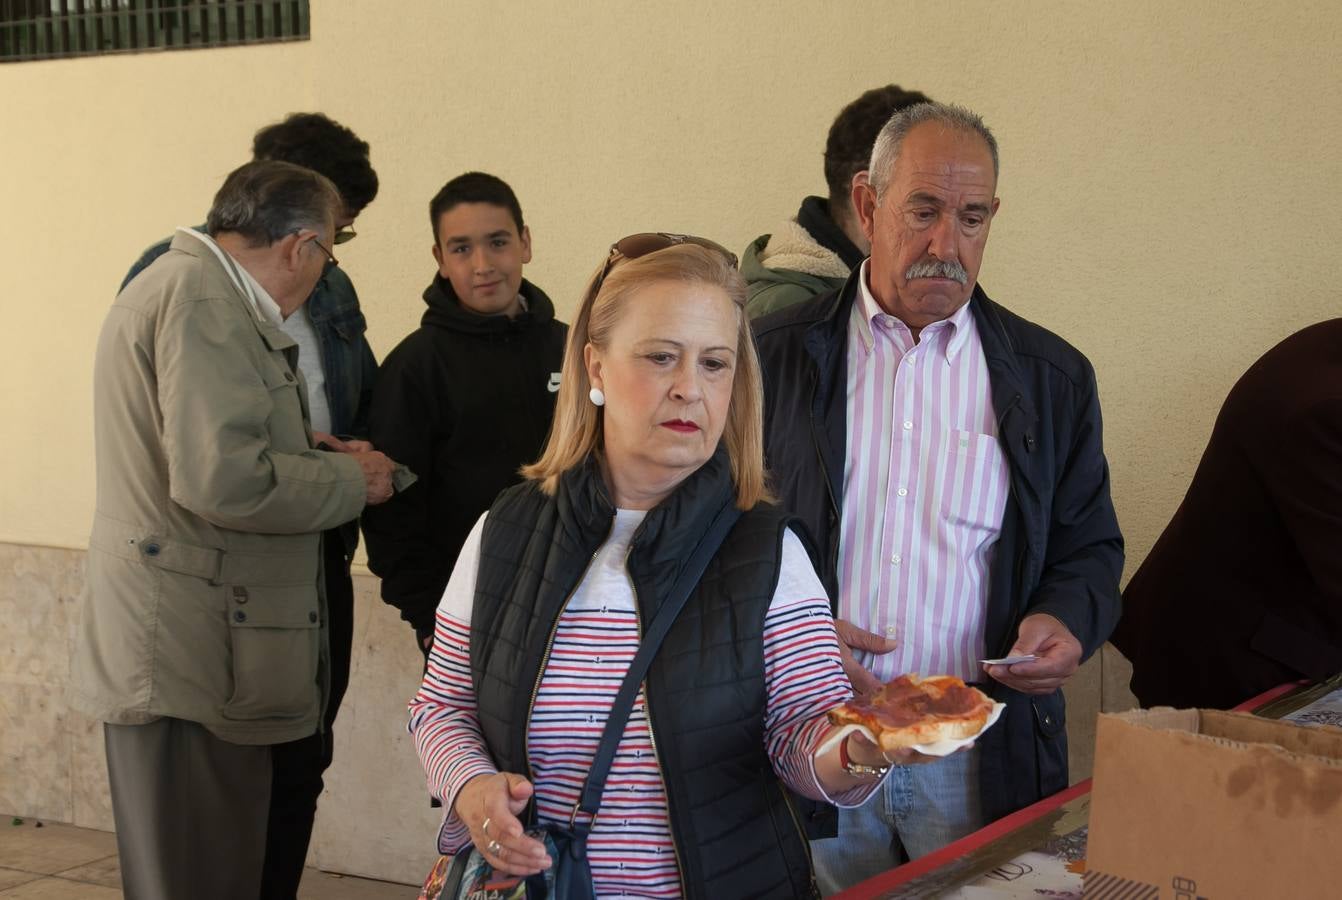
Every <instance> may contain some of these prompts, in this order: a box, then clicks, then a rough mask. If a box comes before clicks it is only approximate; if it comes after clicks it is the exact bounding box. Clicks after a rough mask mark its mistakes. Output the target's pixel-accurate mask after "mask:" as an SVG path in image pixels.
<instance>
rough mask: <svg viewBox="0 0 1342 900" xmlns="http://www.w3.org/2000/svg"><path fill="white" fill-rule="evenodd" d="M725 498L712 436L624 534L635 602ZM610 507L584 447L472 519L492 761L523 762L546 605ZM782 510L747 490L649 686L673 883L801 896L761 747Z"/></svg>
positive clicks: (788, 830)
mask: <svg viewBox="0 0 1342 900" xmlns="http://www.w3.org/2000/svg"><path fill="white" fill-rule="evenodd" d="M733 498H734V488H733V485H732V481H731V474H730V469H729V466H728V462H727V458H726V454H725V452H723V451H722V450H721V449H720V450H719V451H718V453H717V454H716V455H715V456H714V457H713V458H712V459H710V460H709V461H708V462H707V463H706V464H704V466H702V467H701V468H700V469H699V470H698V471H697V472H695V473H694V474H693V475H691V476H690V477H689V478H687V479H686V480H685V481H684V482H682V483H681V485H680V486H679V487H678V488H677V489H676V491H675V492H674V493H673V494H672V495H671V496H670V497H668V498H667V499H666V500H665V501H663V502H662V503H661V504H660V505H659V506H657V507H656V508H655V509H652V510H650V511H649V512H648V515H647V517H646V518H645V519H644V521H643V523H642V524H641V525H640V526H639V528H638V530H637V531H636V532H635V534H634V537H633V540H632V542H631V544H630V551H629V556H628V569H629V573H630V576H631V578H632V580H633V583H634V588H635V591H636V596H637V601H638V610H639V615H640V618H641V620H642V621H644V622H647V621H649V620H650V619H651V617H652V616H653V615H654V614H655V613H656V611H657V609H658V608H660V606H661V604H662V602H663V601H664V600H665V595H666V592H667V591H668V590H669V588H670V585H671V584H672V582H674V581H675V577H676V574H677V572H678V570H679V567H680V566H681V564H682V563H683V562H684V560H685V559H686V558H687V557H688V556H689V555H690V553H691V552H692V550H693V549H694V547H695V546H696V544H697V542H698V540H699V539H700V538H701V537H702V536H703V534H704V532H705V530H706V529H707V527H708V523H709V522H710V521H711V520H712V519H713V517H714V515H715V514H716V513H717V512H718V510H719V509H721V508H722V506H723V505H724V504H726V503H730V502H732V501H733ZM614 515H615V510H614V507H613V506H612V504H611V502H610V500H609V498H608V495H607V491H606V488H605V485H604V483H603V481H602V478H601V475H600V473H599V470H598V468H597V466H596V465H595V463H594V462H589V463H588V464H587V465H585V466H579V467H577V468H575V469H574V470H571V471H570V472H568V473H567V474H566V475H565V476H564V477H563V478H562V479H561V481H560V485H559V489H558V490H557V492H556V496H554V497H549V496H546V495H545V494H543V493H542V492H541V491H540V490H539V489H537V488H536V487H535V486H534V485H533V484H532V483H525V484H521V485H517V486H516V487H513V488H509V489H508V490H506V491H504V492H503V493H502V494H500V495H499V497H498V499H497V500H496V501H495V502H494V505H493V507H492V508H491V509H490V511H489V517H488V518H487V519H486V521H485V526H484V532H483V536H482V541H481V547H480V568H479V572H478V576H477V580H476V593H475V606H474V611H473V612H472V618H471V674H472V678H473V681H474V683H475V694H476V701H477V704H478V710H479V716H480V725H481V728H482V729H483V732H484V737H485V742H486V743H487V744H488V745H489V750H490V753H491V754H492V755H493V757H494V762H495V764H496V765H497V766H498V767H499V769H500V770H501V771H506V772H519V773H523V774H526V775H528V776H530V774H531V771H530V768H529V766H528V762H527V747H526V731H527V723H528V721H529V717H530V711H531V704H532V702H533V699H534V693H535V690H536V687H537V685H538V684H539V683H540V675H541V666H542V662H543V659H544V657H545V654H546V652H547V650H548V648H549V644H550V641H551V639H552V637H553V634H554V629H555V626H556V624H557V622H558V619H559V615H560V613H561V612H562V611H563V608H564V605H565V604H566V603H567V601H568V598H569V595H570V594H571V593H572V592H573V591H574V589H576V588H577V586H578V584H579V582H580V581H581V580H582V578H583V575H584V574H585V573H586V571H587V566H588V564H589V562H590V561H591V560H592V557H593V555H594V554H595V553H596V551H597V550H598V549H599V548H600V546H601V545H602V544H603V543H604V542H605V540H606V538H607V536H608V535H609V533H610V528H611V522H612V520H613V518H614ZM787 523H788V517H787V516H785V515H784V514H783V513H782V512H781V511H779V510H778V509H777V508H776V507H774V506H772V505H768V504H760V505H758V506H756V507H755V508H754V509H752V510H750V511H749V512H747V513H745V514H744V515H743V516H742V517H741V519H740V520H739V521H738V522H737V524H736V526H735V527H734V528H733V529H732V531H731V533H730V534H729V535H728V536H727V539H726V540H725V541H724V542H723V545H722V547H721V548H720V549H719V550H718V553H717V555H716V556H715V557H714V558H713V560H712V561H711V562H710V563H709V565H708V568H707V570H706V571H705V572H704V575H703V577H702V578H701V579H700V581H699V586H698V588H697V589H696V591H695V593H694V595H693V596H691V597H690V600H689V602H688V603H687V604H686V605H685V608H684V609H683V610H682V611H681V613H680V616H679V617H678V618H677V620H676V622H675V624H674V625H673V626H672V628H671V631H670V633H669V634H668V635H667V637H666V640H665V642H664V643H663V644H662V647H661V649H660V651H659V652H658V654H657V657H656V658H655V659H654V660H653V663H652V668H651V669H650V671H649V673H648V676H647V682H646V688H647V699H648V716H649V720H650V722H651V725H652V729H653V738H654V741H655V744H656V749H657V755H658V760H659V762H660V764H661V770H662V777H663V779H664V781H665V782H666V790H667V799H668V802H669V806H670V816H671V832H672V836H673V838H674V840H675V844H676V857H677V860H678V862H679V864H680V872H681V879H682V882H683V884H684V887H685V896H686V897H712V898H721V897H732V898H738V897H780V898H781V897H810V896H814V895H815V889H814V880H813V878H812V875H811V863H810V852H809V848H808V846H807V845H806V842H805V838H804V836H803V833H802V831H801V829H800V826H799V824H798V818H797V816H796V815H795V813H794V812H793V809H792V807H791V806H790V805H789V800H788V798H787V797H786V796H785V793H784V788H783V786H782V784H781V783H780V782H779V780H778V778H777V776H776V775H775V774H774V771H773V768H772V766H771V764H770V762H769V758H768V756H767V754H766V753H765V749H764V713H765V681H764V651H763V634H764V616H765V613H766V612H767V611H768V609H769V602H770V600H771V599H772V597H773V593H774V588H775V586H776V585H777V582H778V572H779V565H780V561H781V558H782V543H783V535H784V531H785V528H786V526H787Z"/></svg>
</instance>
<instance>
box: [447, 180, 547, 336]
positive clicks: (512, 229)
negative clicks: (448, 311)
mask: <svg viewBox="0 0 1342 900" xmlns="http://www.w3.org/2000/svg"><path fill="white" fill-rule="evenodd" d="M433 258H434V259H435V260H437V261H438V274H440V275H442V276H443V277H444V278H446V279H447V280H448V281H449V282H451V283H452V290H453V291H455V292H456V294H457V299H458V300H460V301H461V305H462V306H463V307H465V308H466V309H468V310H470V311H471V312H473V313H476V314H478V315H482V316H499V315H504V316H509V317H511V316H515V315H517V314H518V313H519V312H521V310H522V305H521V303H519V302H518V299H517V292H518V290H519V289H520V288H521V287H522V266H523V265H524V264H526V263H529V262H531V232H530V230H528V229H527V228H523V229H522V233H521V234H518V233H517V223H516V222H514V221H513V217H512V213H510V212H508V210H507V208H505V207H502V206H495V205H494V204H492V203H458V204H457V205H456V206H454V207H452V208H451V209H449V210H447V211H446V212H444V213H443V214H442V215H440V216H439V217H438V243H436V244H434V247H433Z"/></svg>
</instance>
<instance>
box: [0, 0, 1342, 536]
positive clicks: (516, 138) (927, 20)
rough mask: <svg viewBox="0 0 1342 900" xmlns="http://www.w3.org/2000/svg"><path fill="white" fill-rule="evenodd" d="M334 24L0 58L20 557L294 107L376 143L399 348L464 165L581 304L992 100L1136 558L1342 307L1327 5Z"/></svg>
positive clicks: (1042, 6)
mask: <svg viewBox="0 0 1342 900" xmlns="http://www.w3.org/2000/svg"><path fill="white" fill-rule="evenodd" d="M313 7H314V11H313V25H312V40H311V41H310V42H306V43H298V44H288V45H272V46H268V47H256V48H243V49H225V50H205V51H192V52H178V53H167V54H143V55H136V56H125V57H117V58H100V59H87V60H64V61H54V62H45V63H26V64H22V65H7V66H0V97H2V98H3V128H0V256H2V257H3V261H4V265H3V267H2V268H0V271H2V272H3V279H4V290H3V293H2V294H0V297H2V299H0V303H3V304H4V312H5V317H4V319H5V327H4V328H3V329H0V384H3V385H5V389H4V390H3V391H0V422H4V423H5V434H6V436H7V437H8V440H7V441H6V442H5V444H6V451H7V453H6V457H7V460H6V462H7V469H8V474H7V475H6V476H5V477H4V478H3V479H0V540H5V541H15V542H20V543H41V544H51V545H57V546H68V547H80V546H83V545H84V541H85V537H86V532H87V528H88V523H89V521H90V514H91V498H92V495H93V472H92V454H91V450H90V447H89V441H90V436H91V423H90V419H91V416H90V409H89V407H90V399H89V398H90V389H89V379H90V371H91V356H92V349H93V346H94V339H95V335H96V332H97V329H98V326H99V324H100V322H101V319H102V317H103V314H104V310H105V309H106V307H107V305H108V304H109V302H110V301H111V298H112V295H113V292H114V290H115V287H116V285H117V284H119V282H120V279H121V276H122V275H123V274H124V272H125V270H126V268H127V266H128V265H129V263H130V262H131V260H133V259H134V258H135V256H136V255H137V254H138V252H139V251H140V250H141V249H142V248H143V247H144V246H145V245H146V244H148V243H149V242H151V241H152V240H154V239H156V238H157V237H159V236H161V235H163V234H165V233H167V231H169V230H170V229H171V227H172V226H174V225H178V224H191V223H195V222H198V221H200V220H201V218H202V217H203V215H204V211H205V209H206V208H207V207H208V205H209V200H210V197H211V195H212V193H213V191H214V190H215V189H216V188H217V186H218V184H219V182H220V181H221V180H222V177H223V176H224V174H226V173H227V172H228V171H229V170H230V169H231V168H232V167H234V166H235V165H236V164H238V163H240V162H241V161H243V160H244V159H245V158H246V156H247V153H248V149H249V141H250V137H251V134H252V132H253V131H254V130H255V129H256V127H257V126H258V125H260V124H262V123H265V122H268V121H271V120H274V119H276V118H278V117H280V116H282V115H283V114H285V113H287V112H289V111H292V110H297V109H322V110H325V111H326V112H328V113H330V114H331V115H333V116H335V117H336V118H338V119H340V120H342V121H344V122H347V123H348V124H350V125H352V126H353V127H354V128H355V129H356V130H357V131H358V132H359V133H360V134H361V135H362V136H363V137H364V138H366V139H367V140H368V141H370V142H371V144H372V145H373V161H374V163H375V165H376V166H377V168H378V171H379V173H380V175H381V177H382V185H383V186H382V193H381V195H380V197H379V198H378V200H377V201H376V202H375V203H374V204H373V205H372V206H371V207H370V208H369V209H368V211H367V212H366V213H365V214H364V215H363V216H362V217H361V218H360V221H359V231H360V232H361V234H360V237H359V239H358V240H357V241H356V242H354V243H352V244H350V245H348V246H347V247H342V252H341V257H342V264H343V265H345V266H346V267H347V268H348V270H349V271H350V273H351V274H352V276H353V277H354V280H355V283H356V284H357V285H358V287H359V290H360V293H361V296H362V298H363V302H364V306H365V308H366V310H367V313H368V319H369V322H370V337H371V340H372V344H373V347H374V349H375V351H377V352H378V354H379V355H381V354H383V353H385V352H386V351H387V350H389V349H390V348H391V347H392V346H393V345H394V343H395V342H396V341H397V340H399V339H400V338H401V337H402V336H403V335H404V334H405V333H406V332H408V331H409V330H410V329H411V328H412V327H413V326H414V325H415V323H416V322H417V320H418V317H419V314H420V311H421V303H420V300H419V293H420V291H421V290H422V288H423V286H424V284H425V283H426V282H427V280H428V277H429V275H430V273H431V271H432V270H431V260H430V257H429V243H430V237H429V231H428V228H427V221H426V220H427V215H426V209H427V204H428V200H429V198H430V197H431V196H432V194H433V192H434V191H435V190H436V189H437V188H438V187H439V186H440V185H441V184H442V182H444V181H445V180H446V179H447V178H449V177H451V176H452V175H454V174H457V173H459V172H460V171H462V170H464V169H466V168H468V167H482V168H485V169H487V170H489V171H493V172H497V173H499V174H501V175H502V176H504V177H505V178H507V179H509V180H510V181H511V182H512V183H513V185H514V186H515V187H516V188H517V190H518V193H519V194H520V196H521V199H522V202H523V208H524V210H525V212H526V214H527V218H528V220H529V222H530V224H531V227H532V231H533V234H534V237H535V251H536V253H535V261H534V263H533V264H532V265H531V266H530V267H529V269H528V274H529V276H530V277H531V278H532V279H533V280H534V281H536V282H537V283H538V284H540V285H542V286H543V287H544V288H546V289H547V290H548V291H549V292H550V293H551V295H552V296H553V297H555V298H556V301H557V303H558V304H559V306H560V308H561V310H564V311H567V310H568V309H571V307H572V304H573V302H574V299H575V297H576V296H577V293H578V291H579V289H580V287H581V285H582V282H583V280H584V277H585V276H586V275H587V274H588V273H589V272H590V271H591V269H592V268H593V267H594V266H595V265H596V263H597V262H598V261H599V259H600V258H601V256H602V255H603V252H604V249H605V247H606V246H608V245H609V244H610V242H611V240H612V239H613V238H615V237H619V236H620V235H623V234H626V233H628V232H631V231H635V230H642V229H650V228H657V229H669V230H689V231H695V232H698V233H701V234H706V235H709V236H712V237H714V238H716V239H718V240H719V241H721V242H723V243H726V244H729V245H731V246H734V247H740V246H744V245H745V243H746V242H747V241H748V240H750V239H751V238H753V237H755V236H756V235H758V234H760V233H762V232H764V231H768V230H770V229H771V227H772V226H773V224H774V223H775V222H777V221H779V220H781V219H782V218H783V217H785V216H788V215H791V214H792V213H793V212H794V211H795V207H796V205H797V203H798V201H799V200H800V198H801V197H802V196H803V195H804V194H805V193H807V192H814V191H819V190H821V189H822V188H823V181H822V177H821V170H820V154H821V150H822V148H823V143H824V133H825V129H826V128H827V127H828V124H829V122H830V120H831V119H832V117H833V116H834V114H835V112H836V111H837V110H838V108H839V107H840V106H841V105H842V104H843V103H845V102H846V101H847V100H849V99H851V98H852V97H853V96H855V95H856V94H857V93H859V92H860V91H861V90H863V89H865V88H867V87H870V86H873V85H877V84H883V83H885V82H888V81H897V82H900V83H901V84H904V85H906V86H916V87H919V88H921V89H923V90H925V91H927V92H928V93H930V94H931V95H932V96H934V97H938V98H942V99H947V100H954V101H958V102H961V103H964V104H966V105H969V106H971V107H972V108H974V109H976V110H978V111H980V112H981V113H982V114H983V115H984V116H985V117H986V118H987V120H988V122H989V123H990V125H992V127H993V128H995V130H996V132H997V134H998V136H999V139H1000V141H1001V145H1002V153H1003V172H1002V179H1001V183H1000V190H999V193H1000V194H1001V197H1002V211H1001V213H1000V215H999V216H998V218H997V220H996V222H995V223H994V226H993V234H992V238H991V240H990V242H989V245H988V254H987V259H986V263H985V266H984V270H983V273H982V280H983V283H984V284H985V285H986V286H987V288H988V290H989V292H990V293H991V294H993V295H994V296H995V297H997V298H998V299H1000V300H1002V301H1004V302H1006V303H1007V304H1008V305H1010V306H1012V307H1014V308H1015V309H1016V310H1018V311H1019V312H1022V313H1024V314H1025V315H1027V316H1029V317H1030V318H1033V319H1036V320H1038V321H1040V322H1042V323H1044V324H1046V325H1048V326H1049V327H1051V328H1053V329H1054V330H1055V331H1057V332H1059V333H1060V334H1062V335H1063V336H1065V337H1067V338H1068V339H1070V340H1071V341H1073V342H1074V343H1075V344H1077V345H1078V346H1079V347H1081V348H1082V349H1083V350H1084V351H1085V352H1086V353H1087V354H1089V356H1090V358H1091V359H1092V361H1093V362H1094V363H1095V367H1096V369H1097V371H1098V373H1099V379H1100V386H1101V390H1102V397H1103V401H1104V407H1105V412H1106V414H1107V425H1108V430H1107V438H1108V441H1107V443H1108V448H1109V453H1110V459H1111V461H1112V464H1113V475H1114V491H1115V497H1116V500H1117V503H1118V509H1119V514H1120V517H1121V519H1122V522H1123V525H1124V530H1125V531H1126V532H1127V534H1128V537H1129V541H1130V546H1131V549H1132V556H1133V557H1134V558H1140V557H1141V556H1142V555H1143V554H1144V553H1145V551H1146V550H1147V549H1148V547H1149V546H1150V544H1151V542H1152V541H1153V540H1154V538H1155V536H1156V535H1157V534H1158V532H1159V529H1160V528H1161V527H1162V525H1163V524H1164V522H1165V521H1166V520H1167V519H1168V517H1169V514H1170V513H1171V512H1172V511H1173V509H1174V507H1175V505H1176V504H1177V502H1178V499H1179V497H1180V496H1181V494H1182V491H1183V489H1184V487H1185V486H1186V483H1187V479H1188V476H1189V474H1190V472H1191V469H1192V467H1193V465H1194V464H1195V462H1196V459H1197V455H1198V453H1199V451H1200V449H1201V446H1202V444H1203V443H1204V441H1205V439H1206V436H1207V433H1208V431H1209V429H1210V425H1211V419H1212V416H1213V414H1214V412H1215V410H1216V408H1217V406H1218V405H1219V403H1220V401H1221V399H1222V398H1223V396H1224V394H1225V391H1226V390H1227V388H1228V387H1229V385H1230V383H1231V382H1232V381H1233V379H1234V378H1235V376H1236V374H1237V373H1239V372H1240V371H1241V370H1242V369H1243V368H1244V367H1245V366H1246V365H1247V364H1248V363H1249V362H1250V361H1251V360H1252V359H1254V358H1255V357H1256V356H1257V355H1258V354H1259V353H1260V352H1262V350H1264V349H1265V348H1266V347H1268V346H1269V345H1271V344H1272V343H1273V342H1275V341H1276V340H1277V339H1279V338H1281V337H1282V336H1284V335H1286V334H1287V333H1289V332H1291V331H1293V330H1295V329H1297V328H1299V327H1300V326H1302V325H1305V324H1307V323H1309V322H1312V321H1316V320H1318V319H1322V318H1325V317H1329V316H1335V315H1338V314H1339V313H1340V312H1342V288H1339V287H1338V282H1337V279H1336V278H1335V277H1334V272H1333V269H1334V266H1335V262H1336V259H1337V250H1336V246H1337V230H1338V229H1337V222H1338V217H1337V215H1336V202H1337V198H1338V197H1339V196H1342V151H1339V149H1338V148H1339V147H1342V77H1339V76H1340V75H1342V62H1340V61H1342V6H1339V5H1338V4H1337V3H1335V2H1328V0H1323V2H1313V3H1310V2H1300V3H1290V4H1287V3H1266V4H1255V5H1246V4H1228V3H1206V2H1187V3H1179V4H1169V3H1165V2H1135V0H1134V2H1125V3H1117V4H1079V3H1067V2H1059V3H1042V2H1041V3H1000V2H964V3H954V4H946V3H941V2H891V0H870V2H847V3H820V2H798V0H793V2H784V3H777V4H765V3H761V4H729V3H717V2H682V3H672V4H667V3H657V4H654V3H629V2H615V0H609V2H593V0H586V2H579V3H565V4H559V3H523V2H501V3H495V4H490V5H483V6H482V5H476V4H463V3H455V2H452V3H448V2H441V0H402V2H398V3H396V4H388V5H383V4H364V3H355V2H352V0H319V2H315V3H314V4H313ZM393 11H394V12H393Z"/></svg>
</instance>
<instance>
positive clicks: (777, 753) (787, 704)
mask: <svg viewBox="0 0 1342 900" xmlns="http://www.w3.org/2000/svg"><path fill="white" fill-rule="evenodd" d="M764 679H765V689H766V691H767V693H768V698H767V706H766V711H765V717H764V726H765V746H766V748H767V749H768V752H769V758H770V759H771V760H772V761H773V765H774V771H775V772H776V773H777V774H778V777H779V778H780V779H782V781H783V783H784V784H786V785H787V786H788V787H790V788H792V789H793V790H794V791H796V792H797V793H799V794H801V795H802V796H804V797H810V798H811V799H812V800H824V801H826V802H829V803H833V804H835V805H836V806H842V807H854V806H860V805H862V803H863V802H864V801H865V800H866V799H867V798H868V797H869V796H871V794H872V792H873V791H874V790H875V789H876V786H877V784H879V783H880V782H874V783H872V784H869V785H862V786H859V787H856V788H853V789H852V790H850V791H845V792H844V793H843V794H840V795H838V796H830V795H828V794H826V793H825V790H824V788H823V787H821V785H820V781H819V779H818V778H816V774H815V752H816V750H817V749H818V748H819V746H820V744H821V742H822V741H823V740H824V738H825V735H826V734H827V733H828V732H829V730H830V724H829V720H828V719H827V718H826V717H825V713H826V712H827V711H828V710H830V709H833V708H834V707H836V706H838V705H839V704H840V703H844V702H845V701H847V700H848V699H849V698H851V697H852V696H853V688H852V684H851V683H850V682H849V681H848V676H847V675H845V674H844V672H843V664H842V663H841V662H840V660H839V638H838V635H837V634H835V631H834V616H833V614H832V613H831V612H830V606H829V599H828V597H827V596H826V595H825V588H824V585H822V584H821V583H820V578H819V577H818V576H817V575H816V573H815V568H814V567H813V566H812V565H811V560H810V557H808V556H807V555H806V551H805V549H804V548H803V547H802V544H801V541H800V540H799V539H798V538H797V536H796V535H795V534H793V533H792V532H791V531H788V533H787V534H786V535H784V537H783V561H782V568H781V571H780V572H779V575H778V587H777V588H775V590H774V596H773V601H772V602H771V603H770V605H769V611H768V613H767V614H766V615H765V617H764Z"/></svg>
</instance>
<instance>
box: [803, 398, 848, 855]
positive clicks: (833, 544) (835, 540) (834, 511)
mask: <svg viewBox="0 0 1342 900" xmlns="http://www.w3.org/2000/svg"><path fill="white" fill-rule="evenodd" d="M819 391H820V378H819V376H817V377H816V379H815V381H814V382H813V383H812V384H811V410H812V412H811V414H810V416H809V418H810V420H811V446H812V447H814V448H815V458H816V461H817V462H819V463H820V480H821V481H823V482H825V495H826V496H827V497H829V515H830V516H831V517H833V519H834V522H833V524H832V525H831V526H830V528H829V535H830V537H829V546H828V547H825V548H824V552H825V558H826V561H827V562H829V561H832V563H833V565H834V566H835V567H836V568H837V566H838V558H839V554H838V552H837V550H838V546H839V526H840V523H839V521H838V519H839V501H838V498H836V497H835V496H834V485H832V484H830V482H829V466H827V465H825V454H824V451H822V450H821V449H820V434H819V433H818V432H817V431H816V425H815V423H816V420H815V413H814V410H815V397H816V394H817V393H818V392H819ZM817 549H819V548H817ZM835 578H836V580H837V578H838V575H837V573H836V574H835ZM830 612H831V613H833V614H834V616H835V617H837V616H838V615H839V597H838V591H835V595H834V598H833V599H832V600H830ZM806 846H807V852H810V846H811V845H810V844H809V843H808V844H807V845H806Z"/></svg>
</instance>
